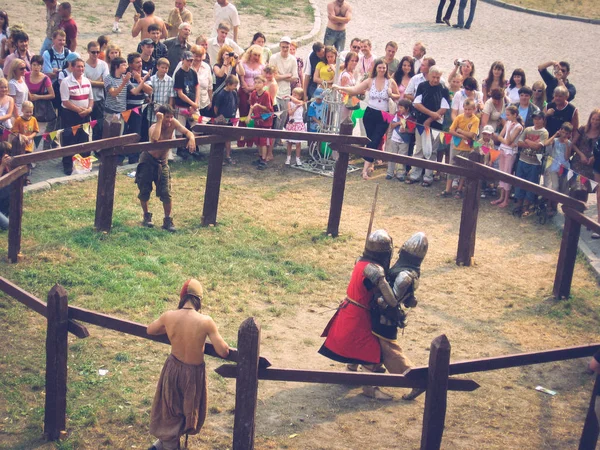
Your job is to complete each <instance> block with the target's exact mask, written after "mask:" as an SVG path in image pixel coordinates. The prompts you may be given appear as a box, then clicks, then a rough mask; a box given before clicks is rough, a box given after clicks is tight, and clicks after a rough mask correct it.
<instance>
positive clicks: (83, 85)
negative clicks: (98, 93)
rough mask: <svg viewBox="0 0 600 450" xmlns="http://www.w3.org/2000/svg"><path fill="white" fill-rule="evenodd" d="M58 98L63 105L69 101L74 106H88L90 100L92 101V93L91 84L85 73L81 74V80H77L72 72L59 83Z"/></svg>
mask: <svg viewBox="0 0 600 450" xmlns="http://www.w3.org/2000/svg"><path fill="white" fill-rule="evenodd" d="M60 99H61V101H62V104H63V107H64V106H65V102H71V103H72V104H73V105H74V106H78V107H79V108H89V107H90V102H93V101H94V94H93V93H92V84H91V83H90V80H88V79H87V78H86V76H85V75H82V76H81V82H79V81H77V80H76V79H75V78H74V77H73V74H72V73H70V74H69V76H67V77H66V78H65V79H64V80H63V81H62V82H61V83H60Z"/></svg>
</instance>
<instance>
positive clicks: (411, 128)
mask: <svg viewBox="0 0 600 450" xmlns="http://www.w3.org/2000/svg"><path fill="white" fill-rule="evenodd" d="M406 126H407V127H408V132H409V133H414V132H415V128H417V123H416V122H415V121H413V120H407V121H406Z"/></svg>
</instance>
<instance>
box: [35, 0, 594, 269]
mask: <svg viewBox="0 0 600 450" xmlns="http://www.w3.org/2000/svg"><path fill="white" fill-rule="evenodd" d="M316 3H317V4H318V6H319V7H320V11H321V19H322V23H323V30H322V32H321V33H320V34H318V35H317V38H319V39H322V37H323V31H324V27H325V24H326V23H327V13H326V11H327V3H328V0H316ZM457 3H458V2H457ZM351 4H352V6H353V8H354V19H353V20H352V21H351V22H350V24H349V27H348V33H347V46H348V45H349V44H350V39H351V38H353V37H355V36H357V37H361V38H367V37H368V38H369V39H371V41H372V43H373V50H374V53H375V54H376V55H383V51H384V48H385V44H386V43H387V42H388V41H390V40H394V41H396V42H397V43H398V44H399V50H398V54H397V55H398V56H399V57H402V56H403V55H410V54H411V52H412V47H413V44H414V43H415V42H417V41H422V42H424V43H425V44H426V46H427V48H428V51H427V53H428V55H430V56H432V57H433V58H435V60H436V62H437V64H438V66H440V67H441V68H442V69H443V70H444V71H445V72H446V73H447V72H449V71H450V70H451V69H452V62H453V61H454V59H456V58H469V59H471V60H473V61H474V62H475V66H476V78H477V79H478V80H479V81H480V82H481V80H482V79H483V78H485V77H486V76H487V72H488V70H489V67H490V65H491V63H492V62H493V61H495V60H501V61H503V62H504V63H505V66H506V68H507V72H509V73H510V72H511V71H512V70H513V69H514V68H517V67H521V68H523V69H524V70H525V73H526V75H527V77H528V78H527V83H528V84H529V85H531V84H532V83H533V82H534V81H536V80H538V79H540V77H539V74H538V73H537V65H538V64H539V63H540V62H542V61H548V60H552V59H556V60H563V59H564V60H567V61H569V62H570V63H571V67H572V69H571V77H570V79H571V81H572V82H573V83H574V84H575V85H576V87H577V92H578V94H577V97H576V100H575V102H574V103H575V104H576V105H577V106H578V107H579V109H580V117H581V120H582V122H583V123H585V122H586V121H587V117H588V115H589V113H590V112H591V110H592V109H594V108H595V107H600V96H599V95H598V94H597V93H598V92H599V91H600V83H599V82H598V81H597V76H598V73H599V72H600V52H597V51H591V49H592V48H593V46H594V45H595V44H596V43H598V42H600V26H598V25H592V24H585V23H581V22H572V21H566V20H557V19H550V18H546V17H539V16H534V15H530V14H524V13H521V12H517V11H511V10H508V9H505V8H500V7H496V6H493V5H490V4H487V3H484V2H479V3H478V5H477V12H476V17H475V20H474V22H473V26H472V28H471V30H458V29H453V28H450V27H447V26H446V25H439V24H436V23H435V14H436V9H437V4H438V1H437V0H421V1H420V2H418V3H415V2H414V1H412V0H395V1H385V0H370V1H368V2H365V1H356V0H355V1H352V2H351ZM416 5H418V7H417V6H416ZM457 11H458V8H456V9H455V12H454V17H453V18H452V20H451V22H452V23H455V22H456V14H457ZM562 36H568V41H567V40H566V39H563V38H562ZM309 51H310V45H307V46H305V47H303V48H301V49H299V51H298V55H299V56H306V55H307V54H308V52H309ZM61 175H62V171H61V165H60V161H58V160H57V161H49V162H46V163H42V164H40V165H39V166H38V168H36V169H35V170H34V173H33V176H32V181H33V182H37V181H42V180H45V179H48V178H55V177H59V176H61ZM595 203H596V202H595V196H593V195H592V197H591V201H590V208H589V209H588V211H587V214H588V215H589V216H590V217H592V218H594V219H596V207H595ZM582 240H583V241H584V243H585V244H586V245H587V246H588V247H589V248H590V249H591V250H592V252H593V253H594V254H595V256H596V257H600V241H592V240H591V239H590V233H589V232H587V231H586V230H584V231H583V233H582ZM592 258H593V256H592ZM593 262H594V261H593ZM597 263H598V267H600V259H598V262H597Z"/></svg>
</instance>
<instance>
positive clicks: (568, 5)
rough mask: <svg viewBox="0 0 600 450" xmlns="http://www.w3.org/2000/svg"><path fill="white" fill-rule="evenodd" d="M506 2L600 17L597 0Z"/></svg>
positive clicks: (564, 12)
mask: <svg viewBox="0 0 600 450" xmlns="http://www.w3.org/2000/svg"><path fill="white" fill-rule="evenodd" d="M504 1H505V2H506V3H511V4H513V5H518V6H522V7H524V8H529V9H537V10H538V11H547V12H551V13H556V14H565V15H569V16H579V17H586V18H588V19H600V9H599V8H598V2H597V1H596V0H576V1H573V0H504Z"/></svg>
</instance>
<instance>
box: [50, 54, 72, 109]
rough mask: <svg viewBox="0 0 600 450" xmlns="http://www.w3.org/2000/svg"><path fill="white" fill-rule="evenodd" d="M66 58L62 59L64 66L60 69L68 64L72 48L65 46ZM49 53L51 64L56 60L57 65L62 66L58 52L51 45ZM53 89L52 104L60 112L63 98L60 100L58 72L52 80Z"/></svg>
mask: <svg viewBox="0 0 600 450" xmlns="http://www.w3.org/2000/svg"><path fill="white" fill-rule="evenodd" d="M64 52H65V59H64V60H63V61H62V67H59V69H62V70H64V69H65V67H66V65H67V56H69V53H71V52H70V50H69V49H68V48H67V47H65V50H64ZM48 54H49V55H50V65H52V61H56V63H57V65H59V66H61V63H60V62H59V60H58V58H56V53H54V49H53V48H52V47H50V48H49V49H48ZM52 89H54V99H53V100H52V106H54V107H55V108H56V109H57V110H59V112H60V108H61V103H62V102H61V100H60V81H59V79H58V73H57V74H56V79H55V80H54V81H53V82H52Z"/></svg>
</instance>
